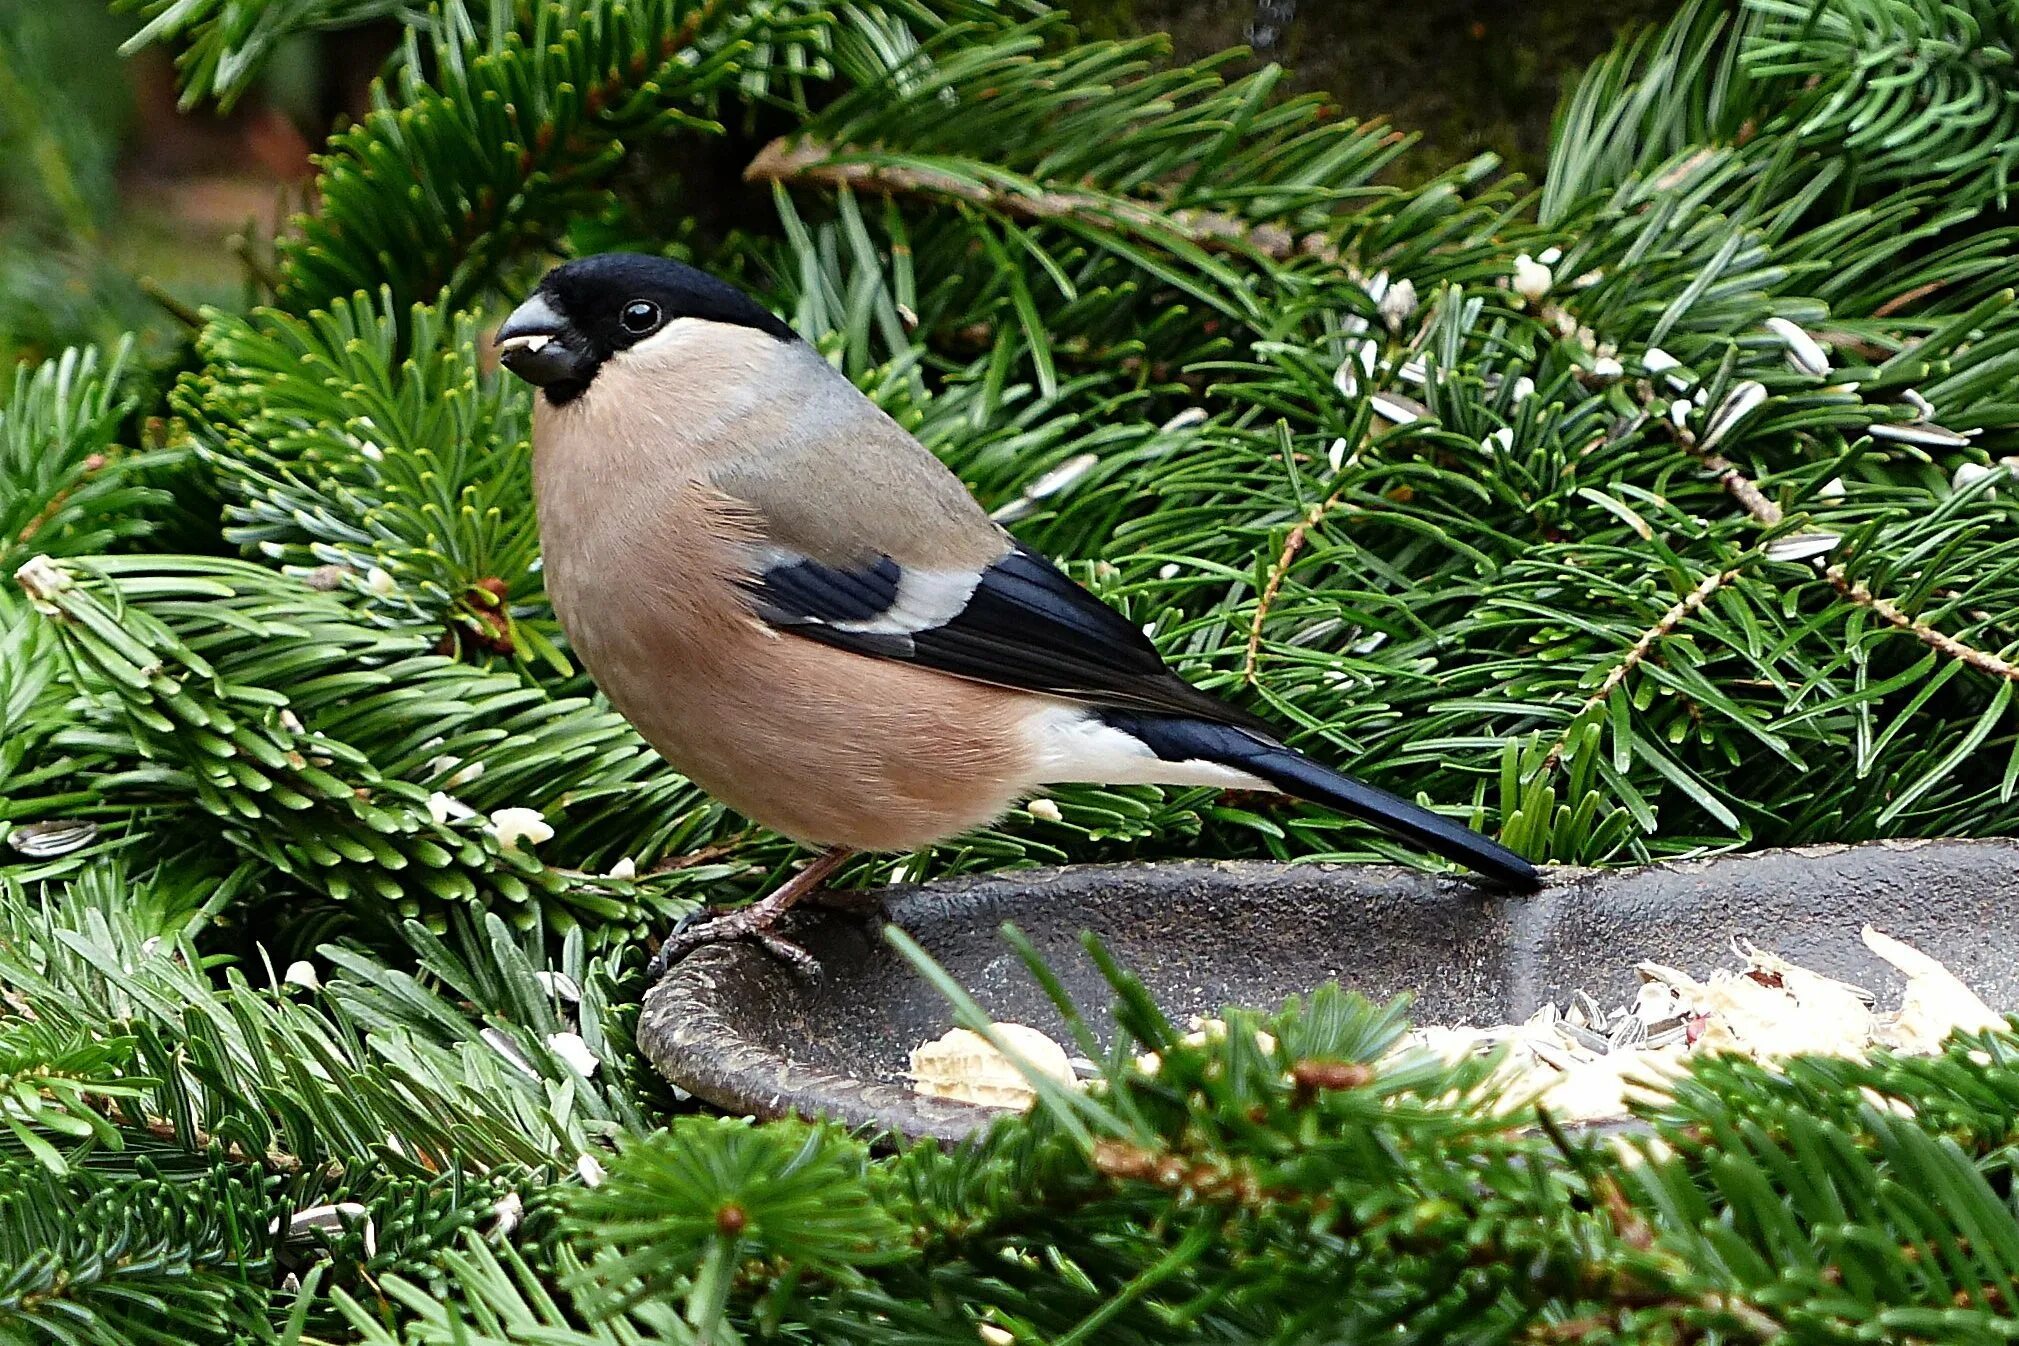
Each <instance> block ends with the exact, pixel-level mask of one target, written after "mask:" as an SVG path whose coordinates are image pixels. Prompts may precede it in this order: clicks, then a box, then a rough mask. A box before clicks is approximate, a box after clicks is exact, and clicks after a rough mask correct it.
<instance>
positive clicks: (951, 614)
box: [495, 253, 1540, 980]
mask: <svg viewBox="0 0 2019 1346" xmlns="http://www.w3.org/2000/svg"><path fill="white" fill-rule="evenodd" d="M495 343H496V346H497V349H498V359H499V363H500V364H501V365H502V366H503V367H504V368H505V369H507V370H509V371H511V372H512V373H513V374H515V375H517V376H518V377H519V378H521V379H523V380H525V381H526V382H527V383H529V384H532V385H534V386H535V388H536V389H537V390H538V391H537V393H536V395H535V398H534V407H533V417H532V442H533V485H534V507H535V514H536V516H537V524H538V529H539V535H540V545H541V557H542V559H541V565H542V569H543V572H544V574H545V578H546V584H547V593H548V597H549V599H550V601H551V602H552V604H553V609H554V613H555V615H556V617H557V618H558V620H559V622H560V624H561V627H562V629H563V630H564V631H565V632H566V634H567V637H568V640H569V643H570V646H571V647H572V648H573V650H574V651H575V653H576V654H577V655H578V657H579V658H580V660H581V661H582V663H583V665H584V666H585V667H586V669H587V670H588V672H589V674H590V676H591V677H592V678H593V679H594V681H595V682H596V684H597V685H598V687H600V688H601V690H602V691H603V693H604V694H605V695H606V696H607V697H608V699H609V701H610V703H611V704H612V706H613V707H615V709H616V710H617V711H618V712H619V713H621V714H622V715H623V716H624V717H625V718H626V719H628V720H629V721H630V722H631V723H632V725H633V726H635V727H636V728H637V730H638V732H639V733H640V735H641V736H642V737H643V738H644V739H645V740H646V742H648V743H649V744H650V745H651V746H652V747H653V748H655V749H656V750H657V751H658V752H659V753H660V754H661V755H662V756H663V757H664V758H665V759H666V760H667V761H668V762H669V763H670V764H671V765H672V766H673V767H674V768H675V769H676V770H678V771H679V772H681V773H682V774H684V775H685V776H686V777H687V778H688V779H689V780H690V781H692V782H693V783H694V784H696V785H698V786H699V787H700V788H701V789H703V790H705V791H706V792H707V793H709V794H710V795H712V796H714V797H715V798H716V799H718V800H719V801H721V802H722V803H723V804H725V805H727V806H728V807H730V808H731V809H733V810H735V811H736V812H738V813H740V814H742V815H744V816H745V817H747V818H749V819H751V820H753V821H755V822H757V823H759V824H762V825H763V826H765V827H768V828H770V829H772V830H774V831H776V832H779V833H782V834H784V835H785V836H786V837H788V838H790V839H792V840H793V841H796V842H798V843H800V844H801V845H803V846H806V847H809V848H811V849H813V850H814V851H816V852H817V855H816V858H815V859H814V860H813V861H812V862H811V863H810V864H808V865H807V866H806V867H805V868H803V869H802V870H800V871H799V872H798V873H797V874H795V875H794V876H792V877H791V878H790V879H788V880H786V881H785V882H784V883H783V884H782V885H781V886H780V887H778V888H777V889H776V890H775V891H773V892H772V893H770V894H769V895H768V896H765V897H763V898H761V899H759V900H758V901H756V902H754V903H752V904H749V905H747V906H744V907H742V908H740V909H738V910H736V911H734V912H731V913H729V914H727V915H720V916H716V917H715V918H714V919H712V920H709V921H707V922H705V923H703V924H699V925H689V926H688V927H687V928H685V929H681V930H676V932H675V933H674V934H673V935H672V936H669V938H668V939H667V940H665V941H664V942H663V943H662V944H661V946H660V948H659V951H658V954H657V955H656V956H655V959H654V961H653V963H652V965H651V967H650V968H649V969H648V970H649V972H650V973H651V975H652V978H653V980H656V979H657V977H658V975H660V974H662V973H663V972H664V970H665V969H666V968H667V967H668V966H670V964H671V963H672V962H673V961H674V960H675V959H677V958H678V957H679V956H680V955H682V954H684V953H685V952H686V951H688V950H690V949H692V948H694V947H697V946H699V945H701V944H705V943H711V942H715V941H718V940H727V939H753V938H754V939H756V940H758V941H760V942H761V943H763V944H765V945H766V946H767V947H769V948H771V949H772V951H773V952H775V953H777V954H778V955H779V956H781V957H784V958H786V959H788V960H790V961H793V962H794V963H795V964H798V965H801V966H805V965H806V964H807V961H808V960H807V958H806V955H805V954H804V953H803V952H802V951H799V950H797V949H796V948H795V947H794V946H792V945H791V944H789V943H788V942H786V941H784V940H783V939H782V938H780V937H779V936H778V935H777V934H776V932H775V931H774V929H773V926H774V925H775V923H776V921H777V919H778V918H779V917H780V916H781V915H782V914H783V913H784V912H785V911H786V910H788V909H789V908H790V907H792V906H793V905H794V904H795V903H796V902H798V901H800V900H801V899H803V898H805V897H806V896H808V895H809V894H810V893H813V892H815V891H817V890H819V888H820V887H821V886H822V885H823V884H825V883H826V882H827V880H828V879H829V878H830V877H832V876H833V875H834V873H835V871H836V870H837V869H838V868H839V867H840V865H841V864H842V863H843V862H844V861H845V860H846V859H847V858H849V857H850V856H852V855H854V854H857V853H860V852H910V851H915V850H918V849H919V848H922V847H926V846H930V845H934V844H937V843H939V842H942V841H945V840H948V839H950V838H952V837H956V836H958V835H960V834H962V833H964V832H968V831H971V830H973V829H975V828H978V827H982V826H984V825H986V824H988V823H990V822H991V821H993V820H994V819H996V818H998V817H999V816H1001V815H1002V814H1004V813H1005V812H1006V811H1007V810H1009V809H1010V808H1011V807H1013V806H1014V805H1016V804H1017V803H1018V802H1020V801H1021V800H1024V799H1026V798H1027V797H1029V796H1030V795H1032V794H1033V793H1034V792H1036V791H1038V790H1039V789H1040V788H1041V787H1044V786H1047V785H1054V784H1064V783H1070V782H1088V783H1101V784H1134V783H1147V784H1156V785H1171V786H1217V787H1222V788H1226V789H1236V790H1245V791H1266V792H1271V793H1278V794H1284V795H1290V796H1293V797H1295V798H1297V799H1300V800H1305V801H1310V802H1315V803H1318V804H1321V805H1324V806H1326V807H1328V808H1330V809H1332V810H1335V811H1337V812H1339V813H1342V814H1345V815H1347V816H1350V817H1353V818H1357V819H1360V820H1363V821H1365V822H1368V823H1372V824H1373V825H1375V826H1376V827H1379V828H1381V829H1383V830H1385V831H1387V832H1389V833H1391V834H1393V835H1394V836H1396V837H1397V838H1400V839H1402V840H1404V841H1407V842H1409V843H1412V844H1413V845H1415V846H1418V847H1421V848H1423V849H1425V850H1428V851H1431V852H1434V853H1435V854H1437V855H1439V856H1442V857H1444V858H1446V859H1448V860H1453V861H1456V862H1457V863H1459V864H1461V865H1464V866H1467V867H1469V868H1471V869H1472V870H1474V871H1476V872H1477V873H1479V874H1480V875H1482V876H1484V877H1485V878H1487V879H1488V880H1490V881H1492V882H1493V883H1495V884H1498V885H1500V886H1502V887H1504V888H1508V889H1514V890H1519V891H1532V890H1534V889H1535V888H1537V887H1538V886H1539V883H1540V878H1539V875H1538V873H1537V870H1536V869H1535V867H1534V866H1533V865H1531V864H1530V863H1529V862H1528V861H1527V860H1525V859H1523V858H1522V857H1521V856H1519V855H1516V854H1515V853H1514V852H1512V851H1511V850H1509V849H1507V848H1506V847H1504V846H1502V845H1500V844H1499V843H1497V842H1495V841H1493V840H1491V839H1489V838H1487V837H1485V836H1483V835H1481V834H1480V833H1478V832H1476V831H1474V830H1472V829H1471V828H1469V827H1467V826H1465V825H1464V824H1462V823H1460V822H1457V821H1455V820H1453V819H1450V818H1446V817H1443V816H1441V815H1439V814H1437V813H1435V812H1433V811H1431V810H1430V809H1428V808H1425V807H1423V806H1421V805H1418V804H1415V803H1412V802H1410V801H1408V800H1404V799H1401V798H1398V797H1396V796H1395V795H1392V794H1389V793H1387V792H1386V791H1383V790H1380V789H1377V788H1375V787H1373V786H1370V785H1367V784H1365V783H1363V782H1361V781H1358V780H1355V779H1354V778H1352V777H1351V776H1348V775H1345V774H1343V773H1341V772H1339V771H1336V770H1334V769H1333V768H1331V767H1329V766H1326V765H1324V764H1322V763H1320V762H1318V761H1316V760H1314V759H1312V758H1311V757H1308V756H1306V755H1304V754H1303V753H1301V752H1298V751H1297V750H1296V749H1294V748H1291V747H1289V746H1288V745H1287V744H1286V743H1285V742H1284V738H1283V734H1282V732H1281V731H1280V730H1278V729H1276V728H1275V727H1273V726H1272V725H1270V724H1269V723H1268V722H1267V721H1265V720H1263V719H1261V718H1259V717H1257V716H1255V715H1253V714H1251V713H1249V712H1247V711H1245V710H1242V709H1240V708H1238V707H1236V706H1233V705H1231V704H1229V703H1228V702H1226V701H1224V700H1221V699H1220V698H1218V697H1216V696H1213V695H1211V694H1209V693H1207V692H1205V691H1202V690H1200V689H1198V688H1196V687H1194V686H1192V685H1191V684H1190V683H1188V682H1186V681H1185V680H1184V679H1183V678H1181V677H1179V676H1178V675H1177V674H1176V673H1175V672H1173V671H1172V670H1171V669H1170V668H1169V667H1168V666H1167V665H1166V664H1165V662H1164V660H1163V658H1162V657H1161V656H1160V655H1159V653H1158V651H1157V649H1156V647H1155V645H1153V644H1152V643H1151V641H1150V639H1149V638H1148V636H1146V635H1145V634H1144V632H1143V631H1142V629H1141V628H1139V627H1138V626H1137V625H1136V624H1135V623H1133V622H1131V621H1130V620H1128V618H1126V617H1125V616H1123V615H1122V614H1121V613H1119V612H1117V611H1116V610H1114V609H1113V608H1111V607H1109V606H1107V604H1105V603H1104V602H1102V601H1101V600H1100V599H1099V598H1097V597H1096V596H1095V595H1094V594H1093V593H1092V592H1091V591H1090V590H1088V589H1086V588H1084V587H1082V586H1081V585H1080V584H1078V583H1077V582H1076V581H1074V580H1073V579H1072V578H1071V577H1070V576H1068V575H1067V574H1066V573H1065V572H1064V571H1063V570H1061V569H1060V568H1059V567H1058V566H1056V565H1054V564H1053V563H1052V562H1051V561H1050V560H1048V559H1046V558H1045V557H1044V556H1042V555H1040V554H1039V553H1038V552H1037V551H1035V550H1033V549H1032V548H1030V547H1028V546H1026V545H1024V544H1023V543H1022V542H1020V541H1018V540H1017V539H1016V538H1015V537H1014V536H1012V535H1011V534H1010V533H1009V532H1008V531H1007V530H1006V529H1005V528H1003V527H1002V526H1001V525H1000V524H999V523H997V522H996V521H995V520H994V519H992V518H991V517H990V516H989V513H988V511H987V510H986V509H985V508H984V507H983V506H982V505H981V504H980V503H979V502H978V501H977V500H976V499H975V498H974V496H973V495H972V494H970V493H969V491H968V489H967V488H966V486H965V485H963V484H962V482H961V481H960V479H959V478H958V477H957V476H956V475H955V474H954V473H953V472H952V471H951V470H950V469H949V468H947V467H946V465H945V464H943V463H942V462H941V461H940V460H939V459H938V458H937V457H935V456H934V455H933V453H932V451H931V450H929V449H927V448H926V447H925V446H924V445H923V444H922V443H920V442H919V441H918V440H917V439H916V438H915V437H913V436H912V435H911V434H910V433H909V432H908V431H906V430H905V429H904V428H903V427H901V426H899V425H898V424H897V422H896V421H894V420H892V419H891V418H890V417H889V416H888V415H887V414H885V412H884V411H883V410H882V409H881V408H879V407H878V406H877V405H876V404H875V403H874V402H872V401H871V400H870V399H869V398H868V397H867V396H865V395H864V394H863V393H862V392H861V391H860V390H859V389H858V388H857V387H856V386H855V385H854V384H853V383H852V382H850V381H849V379H848V378H847V377H846V376H845V375H843V374H842V373H841V372H840V371H838V370H837V369H835V368H834V366H833V365H831V364H830V363H829V362H828V360H827V359H826V358H825V357H824V356H822V355H821V353H820V352H819V351H818V350H817V349H816V348H815V347H814V346H813V345H812V344H810V343H809V342H807V341H806V340H804V339H803V338H801V336H800V335H799V334H798V333H797V332H796V331H795V330H794V329H793V328H792V327H791V326H790V325H789V324H788V323H786V322H785V321H783V320H782V319H780V318H779V317H778V316H777V315H776V314H774V313H773V312H772V311H771V310H770V309H768V308H766V307H764V306H763V305H762V304H760V303H758V302H757V301H756V300H755V299H753V298H752V297H751V296H750V295H748V294H746V293H745V292H744V291H743V290H741V289H739V288H737V287H736V286H734V285H732V284H730V283H729V282H727V281H724V280H722V279H720V278H718V277H716V276H713V275H711V274H709V273H707V272H704V271H702V270H699V269H697V268H695V267H691V266H688V265H686V264H684V263H681V262H678V261H675V260H672V259H670V258H665V257H657V256H651V255H645V254H636V253H602V254H596V255H591V256H585V257H581V258H577V259H575V260H572V261H567V262H564V263H562V264H561V265H559V266H557V267H555V268H553V269H552V270H551V271H549V272H548V273H547V274H546V275H545V277H544V278H543V279H542V280H541V281H540V282H539V285H538V287H537V288H536V289H535V290H534V291H533V292H532V294H531V295H530V296H528V297H527V298H526V299H525V300H524V302H522V303H520V304H519V305H518V307H517V308H516V309H514V310H513V312H512V313H511V314H510V315H509V316H508V317H507V318H506V319H505V321H504V323H503V324H502V325H501V326H500V327H499V328H498V330H497V332H496V335H495Z"/></svg>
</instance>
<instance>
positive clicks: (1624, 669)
mask: <svg viewBox="0 0 2019 1346" xmlns="http://www.w3.org/2000/svg"><path fill="white" fill-rule="evenodd" d="M1738 573H1739V572H1738V571H1737V570H1720V571H1713V572H1712V573H1710V574H1708V575H1706V576H1704V577H1703V579H1702V580H1700V581H1699V582H1698V583H1697V587H1696V588H1694V589H1692V590H1690V591H1689V592H1688V593H1686V594H1684V595H1683V596H1682V598H1681V599H1680V600H1678V601H1677V602H1676V604H1675V606H1674V607H1672V608H1670V609H1669V610H1668V611H1667V612H1664V613H1663V614H1662V615H1661V619H1660V620H1659V621H1657V622H1656V623H1655V624H1654V625H1653V626H1650V627H1649V628H1648V629H1647V630H1645V631H1643V632H1641V633H1640V639H1639V640H1636V641H1635V642H1634V643H1633V646H1632V648H1630V649H1629V650H1627V652H1626V658H1624V659H1622V660H1620V661H1619V666H1618V667H1617V668H1615V669H1613V670H1612V672H1610V673H1608V674H1606V675H1605V681H1604V682H1602V683H1600V684H1599V685H1598V690H1597V691H1595V692H1593V693H1592V694H1591V695H1590V696H1588V697H1586V698H1585V699H1584V704H1583V705H1582V706H1579V707H1578V708H1577V713H1576V714H1575V715H1572V716H1571V717H1570V725H1568V726H1566V727H1565V728H1564V731H1563V734H1562V736H1561V737H1560V738H1558V739H1557V740H1556V745H1555V746H1554V747H1552V748H1551V749H1550V750H1549V755H1548V756H1547V757H1544V758H1543V759H1542V770H1543V774H1544V775H1547V774H1549V773H1550V772H1552V771H1555V770H1556V768H1557V765H1558V764H1559V763H1560V762H1562V761H1563V754H1564V752H1565V750H1566V749H1568V748H1569V746H1570V731H1571V728H1572V727H1575V726H1576V724H1577V722H1578V721H1579V720H1582V719H1583V718H1584V717H1585V716H1586V715H1588V714H1589V713H1590V712H1591V710H1592V708H1593V707H1594V706H1599V705H1603V704H1604V703H1605V699H1606V698H1607V697H1609V696H1611V695H1612V693H1613V689H1614V688H1616V687H1618V686H1619V685H1620V684H1621V683H1622V682H1625V681H1626V675H1627V674H1629V673H1631V672H1633V671H1634V670H1635V669H1636V668H1639V667H1640V666H1641V664H1642V663H1644V662H1646V660H1647V657H1648V655H1650V654H1652V653H1653V652H1654V647H1655V646H1656V645H1658V644H1660V643H1661V641H1662V639H1663V638H1664V637H1666V636H1669V635H1672V634H1673V633H1674V632H1675V629H1676V628H1677V627H1678V626H1681V625H1682V624H1683V623H1684V622H1686V621H1688V620H1689V619H1690V617H1691V616H1692V615H1693V614H1694V613H1695V612H1696V611H1697V610H1698V609H1699V608H1701V607H1703V605H1704V604H1705V603H1707V602H1709V601H1710V597H1711V595H1712V594H1714V593H1716V592H1717V591H1718V590H1719V589H1720V588H1722V587H1723V586H1724V585H1725V584H1726V583H1728V582H1729V581H1730V580H1732V579H1733V578H1735V577H1736V576H1737V575H1738Z"/></svg>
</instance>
